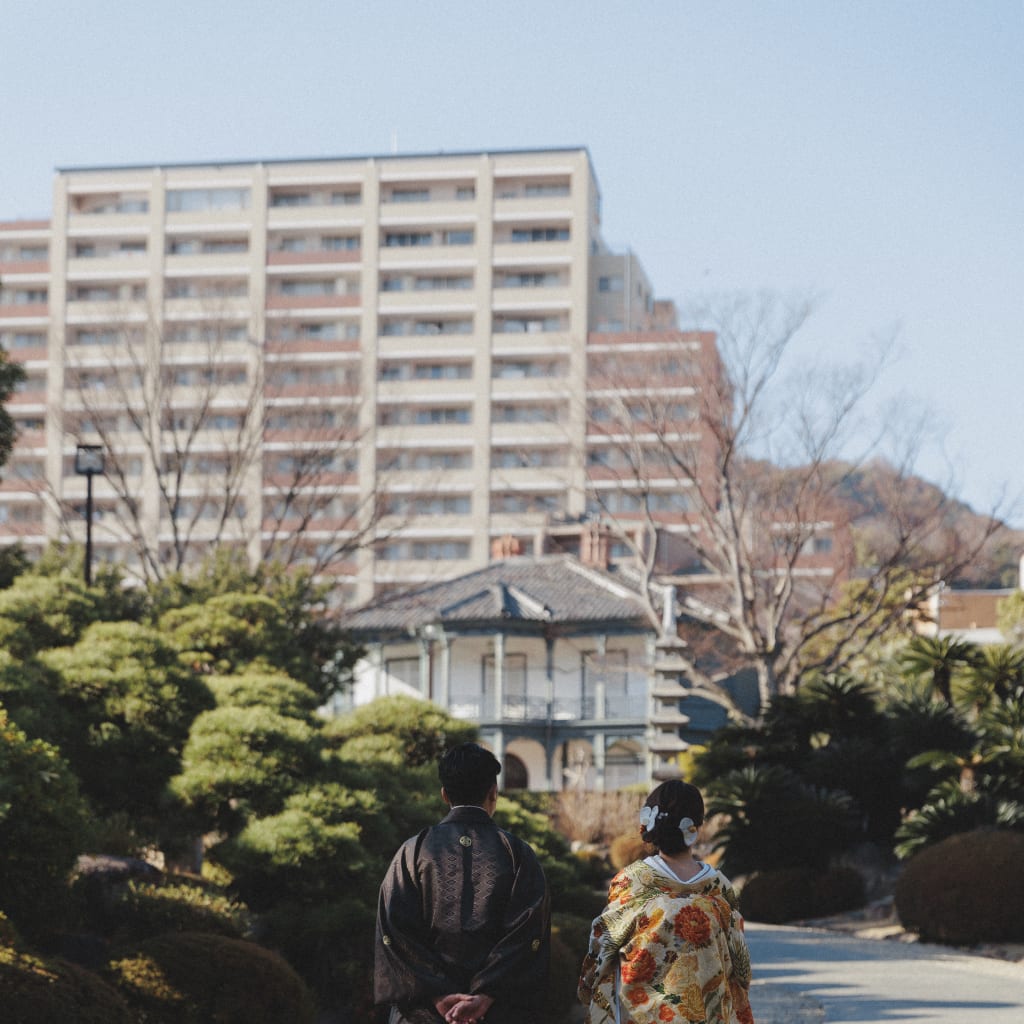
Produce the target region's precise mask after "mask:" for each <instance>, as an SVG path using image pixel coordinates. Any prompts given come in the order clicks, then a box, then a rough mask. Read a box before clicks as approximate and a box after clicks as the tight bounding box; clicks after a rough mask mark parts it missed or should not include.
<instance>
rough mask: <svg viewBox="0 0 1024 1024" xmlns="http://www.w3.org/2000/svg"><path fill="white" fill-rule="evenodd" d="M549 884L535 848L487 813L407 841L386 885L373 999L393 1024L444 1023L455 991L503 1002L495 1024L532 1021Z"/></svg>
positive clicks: (547, 923) (457, 817) (492, 1016)
mask: <svg viewBox="0 0 1024 1024" xmlns="http://www.w3.org/2000/svg"><path fill="white" fill-rule="evenodd" d="M550 938H551V917H550V903H549V897H548V889H547V883H546V881H545V879H544V873H543V871H542V870H541V867H540V864H539V863H538V861H537V857H536V855H535V854H534V852H533V850H532V849H531V848H530V846H529V845H528V844H527V843H525V842H523V840H521V839H518V838H516V837H515V836H514V835H512V834H511V833H509V832H506V831H505V830H504V829H501V828H498V826H497V825H496V824H495V823H494V821H493V820H492V819H491V816H490V815H489V814H488V813H487V812H486V811H485V810H484V809H483V808H482V807H474V806H462V807H456V808H454V809H453V810H452V811H450V812H449V814H448V816H447V817H446V818H445V819H444V820H443V821H441V822H440V823H439V824H437V825H434V826H432V827H431V828H427V829H424V830H423V831H422V832H420V833H419V835H417V836H414V837H413V838H412V839H409V840H407V841H406V842H405V843H404V844H403V845H402V846H401V847H400V849H399V850H398V852H397V853H396V854H395V856H394V859H393V860H392V862H391V866H390V867H389V868H388V873H387V875H386V876H385V878H384V882H383V883H382V885H381V887H380V900H379V903H378V908H377V936H376V947H375V963H374V998H375V1001H376V1002H377V1003H378V1005H390V1006H391V1007H392V1013H391V1024H399V1022H402V1021H406V1022H409V1024H437V1022H438V1021H440V1020H441V1019H442V1018H441V1017H440V1015H439V1014H438V1013H437V1011H436V1010H435V1009H434V1001H435V1000H436V999H437V998H438V997H440V996H444V995H449V994H450V993H452V992H466V993H469V994H471V995H476V994H484V995H488V996H491V997H492V998H493V999H494V1005H493V1006H492V1007H491V1010H490V1011H489V1012H488V1014H487V1022H488V1024H506V1022H507V1024H513V1022H514V1024H528V1022H529V1021H530V1020H531V1019H532V1018H533V1017H534V1014H535V1011H536V1010H537V1009H539V1006H540V1005H541V1004H542V1002H543V999H544V995H545V987H546V981H547V972H548V961H549V959H550Z"/></svg>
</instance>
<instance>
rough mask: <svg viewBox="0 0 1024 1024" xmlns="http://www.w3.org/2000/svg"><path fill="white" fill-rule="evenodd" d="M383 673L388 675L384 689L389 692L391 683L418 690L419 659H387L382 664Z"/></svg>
mask: <svg viewBox="0 0 1024 1024" xmlns="http://www.w3.org/2000/svg"><path fill="white" fill-rule="evenodd" d="M384 671H385V672H386V673H387V675H388V679H387V683H386V687H387V689H388V691H389V692H390V689H391V683H392V682H396V683H401V684H402V685H403V686H409V687H411V688H412V689H414V690H418V689H419V688H420V659H419V658H388V659H387V660H386V661H385V662H384Z"/></svg>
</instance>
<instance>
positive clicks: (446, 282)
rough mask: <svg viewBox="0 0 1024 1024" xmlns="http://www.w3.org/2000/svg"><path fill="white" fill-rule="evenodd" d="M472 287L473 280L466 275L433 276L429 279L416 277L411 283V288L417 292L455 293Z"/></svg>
mask: <svg viewBox="0 0 1024 1024" xmlns="http://www.w3.org/2000/svg"><path fill="white" fill-rule="evenodd" d="M472 287H473V278H472V277H471V276H469V275H468V274H465V275H463V274H459V275H437V274H434V275H431V276H430V277H416V278H415V279H414V281H413V288H414V289H415V290H416V291H418V292H436V291H457V290H460V289H466V288H472Z"/></svg>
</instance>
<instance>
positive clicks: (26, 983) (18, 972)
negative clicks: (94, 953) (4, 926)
mask: <svg viewBox="0 0 1024 1024" xmlns="http://www.w3.org/2000/svg"><path fill="white" fill-rule="evenodd" d="M0 1007H2V1010H0V1016H2V1018H3V1021H4V1024H43V1022H45V1021H61V1022H64V1021H66V1022H68V1024H70V1022H72V1021H74V1022H75V1024H134V1022H135V1021H136V1020H137V1017H136V1015H135V1014H134V1013H133V1012H132V1011H131V1010H130V1009H129V1007H128V1004H127V1003H126V1002H125V1000H124V999H123V998H122V997H121V996H120V995H119V994H118V992H117V991H116V990H115V989H114V988H113V987H112V986H110V985H108V984H107V983H106V982H105V981H104V980H103V979H102V978H100V977H99V976H98V975H96V974H93V973H92V972H91V971H87V970H85V969H84V968H82V967H78V966H76V965H75V964H71V963H67V962H65V961H63V960H56V959H55V960H43V959H40V958H39V957H34V956H28V955H26V954H23V953H17V952H15V951H14V950H13V949H9V948H5V947H3V946H0Z"/></svg>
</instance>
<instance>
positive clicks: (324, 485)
mask: <svg viewBox="0 0 1024 1024" xmlns="http://www.w3.org/2000/svg"><path fill="white" fill-rule="evenodd" d="M177 330H178V331H179V333H180V331H181V329H180V328H177ZM96 341H97V343H96V344H92V345H81V344H69V345H68V346H67V347H66V360H65V381H64V410H63V423H64V432H65V436H66V437H68V438H69V439H70V440H72V441H73V442H74V443H76V444H78V443H93V444H95V443H98V444H101V445H102V446H103V448H104V452H105V456H106V465H105V478H106V483H107V485H108V487H109V488H110V490H112V491H113V494H114V500H113V502H112V504H111V503H110V502H109V499H108V503H107V505H106V507H105V508H104V509H103V513H104V519H102V520H101V521H100V523H99V524H98V528H102V527H103V526H104V524H107V525H108V534H109V536H110V537H111V538H115V539H117V540H119V541H120V542H122V543H126V544H127V545H129V546H130V548H131V549H132V551H133V552H134V554H135V557H136V559H137V562H138V571H139V574H140V575H141V577H142V578H143V579H147V580H150V579H160V578H163V577H164V576H166V575H167V574H169V573H173V572H176V571H178V570H180V569H182V568H184V567H185V566H186V565H188V564H189V563H190V562H191V561H194V560H196V558H197V557H198V556H201V555H203V554H205V553H206V552H207V551H208V550H209V548H210V547H211V546H217V545H234V546H238V547H242V548H244V549H246V550H248V551H249V553H250V555H251V556H252V557H259V558H267V559H273V560H276V561H279V562H281V563H282V564H285V565H292V564H299V563H301V564H303V565H304V566H306V567H307V568H309V569H310V570H311V571H313V572H314V573H322V572H330V571H333V572H339V571H341V572H344V571H345V570H346V569H347V565H346V563H347V560H348V559H349V558H350V556H351V555H352V553H353V552H354V551H355V550H356V549H358V548H360V547H362V546H364V545H365V544H367V543H369V542H370V541H371V540H372V538H373V535H374V531H375V528H376V523H377V521H378V518H379V516H378V513H377V509H376V502H375V500H374V499H372V498H370V499H367V498H366V497H362V498H361V497H360V494H359V491H358V488H357V487H356V484H355V480H356V465H357V459H358V450H359V446H360V442H361V438H362V434H361V427H360V401H359V381H358V370H357V369H356V367H357V365H358V362H357V360H352V361H351V362H352V366H353V368H352V369H347V368H344V366H343V365H342V364H339V363H327V364H316V363H303V362H302V361H301V360H295V359H291V358H289V352H288V346H287V344H286V343H284V342H277V341H268V342H262V341H256V340H254V339H253V338H251V337H250V336H249V335H248V333H247V332H242V331H240V330H239V327H238V326H237V320H235V321H232V320H230V319H228V318H227V317H224V316H221V315H218V314H217V312H216V311H213V312H211V313H210V315H208V316H207V317H206V318H205V319H203V320H202V321H199V322H193V323H191V324H190V325H189V326H188V328H187V333H185V334H183V335H182V336H181V337H178V336H177V335H172V333H171V332H170V331H169V330H168V328H166V327H164V326H162V325H161V324H160V323H158V322H157V321H156V320H155V319H154V320H152V321H151V322H149V323H146V324H135V325H133V324H130V323H129V322H128V321H127V319H125V320H124V321H123V322H120V323H119V325H118V326H117V328H116V329H107V330H105V331H104V332H102V336H100V337H98V338H97V339H96ZM68 511H69V509H68V508H67V507H66V505H65V507H64V508H63V512H64V514H65V515H66V514H67V513H68Z"/></svg>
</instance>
